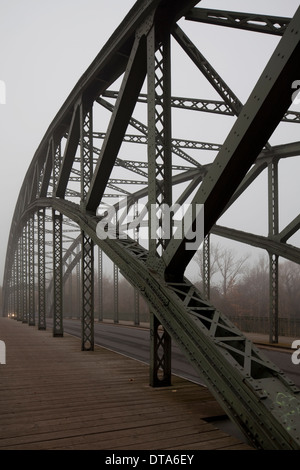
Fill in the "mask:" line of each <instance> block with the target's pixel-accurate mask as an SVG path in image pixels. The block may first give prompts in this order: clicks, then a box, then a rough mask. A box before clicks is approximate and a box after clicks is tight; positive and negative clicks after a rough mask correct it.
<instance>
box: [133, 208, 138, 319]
mask: <svg viewBox="0 0 300 470" xmlns="http://www.w3.org/2000/svg"><path fill="white" fill-rule="evenodd" d="M138 216H139V211H138V203H137V202H136V203H135V205H134V217H135V219H138ZM139 232H140V228H139V226H138V225H137V226H136V227H135V230H134V239H135V241H136V242H139ZM133 295H134V324H135V326H138V325H139V324H140V294H139V291H138V289H136V288H135V289H134V292H133Z"/></svg>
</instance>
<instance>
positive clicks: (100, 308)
mask: <svg viewBox="0 0 300 470" xmlns="http://www.w3.org/2000/svg"><path fill="white" fill-rule="evenodd" d="M98 320H99V321H102V320H103V251H102V250H101V248H100V247H98Z"/></svg>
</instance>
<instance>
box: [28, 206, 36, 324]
mask: <svg viewBox="0 0 300 470" xmlns="http://www.w3.org/2000/svg"><path fill="white" fill-rule="evenodd" d="M34 261H35V260H34V215H32V216H30V218H29V220H28V287H29V290H28V324H29V326H34V325H35V282H34Z"/></svg>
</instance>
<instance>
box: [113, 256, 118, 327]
mask: <svg viewBox="0 0 300 470" xmlns="http://www.w3.org/2000/svg"><path fill="white" fill-rule="evenodd" d="M114 323H119V269H118V266H117V265H116V264H115V263H114Z"/></svg>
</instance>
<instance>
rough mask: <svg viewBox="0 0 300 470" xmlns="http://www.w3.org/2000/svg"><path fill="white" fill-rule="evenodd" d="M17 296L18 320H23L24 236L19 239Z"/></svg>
mask: <svg viewBox="0 0 300 470" xmlns="http://www.w3.org/2000/svg"><path fill="white" fill-rule="evenodd" d="M17 266H18V268H17V276H18V282H17V292H18V293H17V296H18V311H17V321H22V316H23V280H22V279H23V277H22V276H23V262H22V236H20V238H19V240H18V248H17Z"/></svg>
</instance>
